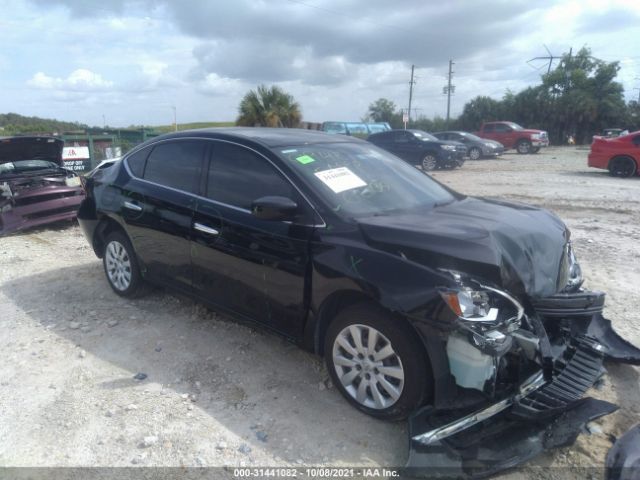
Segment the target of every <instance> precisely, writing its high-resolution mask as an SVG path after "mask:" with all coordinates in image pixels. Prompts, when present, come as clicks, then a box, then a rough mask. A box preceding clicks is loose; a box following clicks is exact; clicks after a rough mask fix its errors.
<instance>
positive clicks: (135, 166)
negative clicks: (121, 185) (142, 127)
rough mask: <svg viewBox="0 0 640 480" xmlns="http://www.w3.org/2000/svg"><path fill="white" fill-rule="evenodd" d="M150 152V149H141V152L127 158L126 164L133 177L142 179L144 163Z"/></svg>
mask: <svg viewBox="0 0 640 480" xmlns="http://www.w3.org/2000/svg"><path fill="white" fill-rule="evenodd" d="M150 150H151V149H150V148H143V149H142V150H138V151H137V152H136V153H133V154H131V155H129V156H128V157H127V164H128V165H129V169H130V170H131V173H133V175H134V176H136V177H139V178H142V174H143V173H144V162H145V161H146V160H147V157H148V156H149V151H150Z"/></svg>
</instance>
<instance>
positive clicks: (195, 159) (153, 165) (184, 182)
mask: <svg viewBox="0 0 640 480" xmlns="http://www.w3.org/2000/svg"><path fill="white" fill-rule="evenodd" d="M206 146H207V144H206V143H205V142H204V141H198V140H176V141H172V142H166V143H160V144H158V145H156V146H155V147H153V150H151V154H150V155H149V158H148V159H147V163H146V166H145V168H144V175H143V178H144V179H145V180H148V181H150V182H153V183H157V184H160V185H163V186H166V187H171V188H176V189H178V190H183V191H185V192H189V193H198V191H199V188H198V186H199V183H200V177H201V175H202V162H203V159H204V151H205V148H206Z"/></svg>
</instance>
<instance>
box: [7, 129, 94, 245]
mask: <svg viewBox="0 0 640 480" xmlns="http://www.w3.org/2000/svg"><path fill="white" fill-rule="evenodd" d="M63 144H64V142H63V141H62V140H60V139H57V138H52V137H26V136H25V137H0V235H4V234H7V233H11V232H15V231H18V230H22V229H25V228H29V227H35V226H38V225H43V224H47V223H52V222H57V221H59V220H66V219H72V218H75V216H76V213H77V211H78V205H79V204H80V202H81V201H82V199H83V198H84V190H83V188H82V185H81V183H80V177H78V175H76V174H75V173H73V172H71V171H69V170H66V169H65V168H64V167H63V162H62V146H63Z"/></svg>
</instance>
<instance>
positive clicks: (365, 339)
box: [324, 303, 433, 420]
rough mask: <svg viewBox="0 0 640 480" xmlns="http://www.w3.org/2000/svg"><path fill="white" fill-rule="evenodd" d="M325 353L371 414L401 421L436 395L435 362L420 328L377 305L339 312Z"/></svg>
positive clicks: (356, 402)
mask: <svg viewBox="0 0 640 480" xmlns="http://www.w3.org/2000/svg"><path fill="white" fill-rule="evenodd" d="M324 355H325V361H326V363H327V369H328V370H329V374H330V375H331V380H332V381H333V384H334V385H336V387H337V388H338V390H340V393H341V394H342V395H343V396H344V397H345V398H346V399H347V401H349V403H351V404H352V405H353V406H355V407H356V408H357V409H358V410H361V411H363V412H364V413H366V414H368V415H371V416H373V417H376V418H381V419H385V420H400V419H403V418H406V417H407V416H408V415H409V414H410V413H411V412H413V411H415V410H416V409H417V408H419V407H420V406H422V405H423V404H424V403H425V401H426V400H428V399H430V398H431V394H432V391H433V374H432V371H431V365H430V364H429V361H428V360H427V357H426V354H425V352H424V349H423V347H422V345H421V343H420V341H419V340H418V337H417V336H416V334H415V332H413V331H412V330H411V327H410V326H409V325H408V324H406V323H404V320H402V319H399V318H393V317H392V316H391V315H390V314H389V313H387V312H385V311H384V310H382V309H381V308H378V307H376V306H374V305H371V304H367V303H359V304H356V305H351V306H349V307H347V308H345V309H344V310H342V311H341V312H340V313H338V315H337V316H336V318H335V319H334V320H333V321H332V322H331V324H330V325H329V329H328V331H327V334H326V337H325V347H324Z"/></svg>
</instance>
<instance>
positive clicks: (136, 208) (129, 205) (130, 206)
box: [124, 202, 142, 212]
mask: <svg viewBox="0 0 640 480" xmlns="http://www.w3.org/2000/svg"><path fill="white" fill-rule="evenodd" d="M124 208H128V209H129V210H133V211H134V212H141V211H142V207H141V206H140V205H138V204H137V203H133V202H124Z"/></svg>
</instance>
